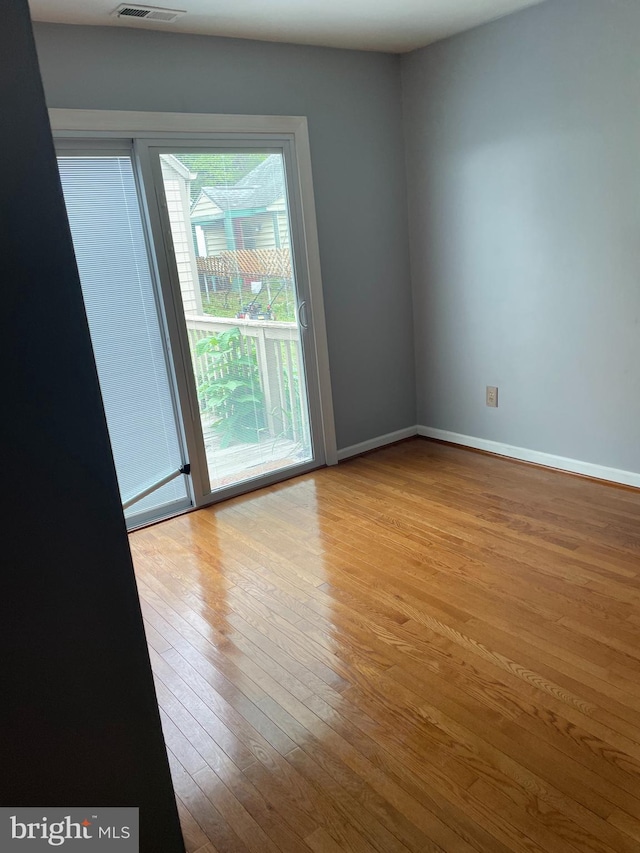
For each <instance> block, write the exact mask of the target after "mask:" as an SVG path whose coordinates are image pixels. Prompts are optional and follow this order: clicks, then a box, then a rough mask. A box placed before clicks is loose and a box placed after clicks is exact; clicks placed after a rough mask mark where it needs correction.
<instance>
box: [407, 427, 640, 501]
mask: <svg viewBox="0 0 640 853" xmlns="http://www.w3.org/2000/svg"><path fill="white" fill-rule="evenodd" d="M417 432H418V435H423V436H426V437H427V438H438V439H440V440H441V441H450V442H451V443H452V444H461V445H463V446H464V447H474V448H475V449H476V450H487V451H489V453H496V454H497V455H498V456H508V457H509V458H511V459H521V460H522V461H523V462H536V463H537V464H538V465H546V466H547V467H548V468H557V469H559V470H560V471H570V472H571V473H572V474H584V475H586V476H587V477H595V478H596V479H598V480H609V481H610V482H612V483H622V484H624V485H625V486H635V487H636V488H640V474H637V473H635V472H634V471H623V470H622V469H620V468H607V467H605V466H604V465H595V464H593V463H592V462H582V461H581V460H579V459H569V458H568V457H566V456H554V455H553V454H551V453H542V452H540V451H539V450H529V449H527V448H526V447H514V446H512V445H511V444H502V443H501V442H499V441H489V439H487V438H476V437H475V436H473V435H461V434H460V433H457V432H449V430H446V429H435V428H434V427H426V426H418V427H417Z"/></svg>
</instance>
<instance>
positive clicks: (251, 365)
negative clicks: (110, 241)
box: [159, 148, 314, 490]
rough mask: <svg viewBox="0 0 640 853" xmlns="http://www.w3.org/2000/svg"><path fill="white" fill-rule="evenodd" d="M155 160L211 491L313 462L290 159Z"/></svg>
mask: <svg viewBox="0 0 640 853" xmlns="http://www.w3.org/2000/svg"><path fill="white" fill-rule="evenodd" d="M159 163H160V171H161V174H162V184H163V188H164V196H165V202H166V206H165V216H166V219H167V220H168V223H167V222H165V227H167V224H168V227H169V229H170V232H171V238H172V241H171V242H172V249H173V255H174V258H175V267H176V271H177V277H178V281H179V291H180V296H181V300H182V308H183V313H184V320H185V323H186V334H187V337H188V343H189V352H190V357H191V363H192V368H193V374H194V378H195V385H196V389H197V398H198V409H199V418H200V421H201V428H202V434H203V437H204V445H205V452H206V463H207V468H208V473H209V480H210V486H211V489H212V490H219V489H223V488H226V487H229V486H234V485H236V484H240V483H242V482H244V481H247V480H250V479H254V478H259V477H263V476H266V475H269V474H273V473H274V472H278V471H283V470H286V469H290V468H295V467H296V466H300V465H304V464H305V463H309V462H310V461H312V460H313V458H314V450H313V442H312V430H311V427H310V415H309V403H308V393H307V377H306V374H305V362H304V358H303V349H304V348H303V341H302V336H303V334H304V326H306V319H305V307H304V304H301V302H300V294H299V292H298V287H297V282H296V276H295V273H294V269H295V265H294V259H293V245H292V234H291V225H290V216H289V201H288V194H287V183H286V177H285V162H284V156H283V152H282V151H277V152H275V153H274V152H273V151H269V150H265V151H259V150H256V149H254V148H252V149H247V150H236V151H231V152H230V151H228V150H222V149H218V150H208V151H199V152H194V151H189V152H185V151H182V152H181V151H179V150H172V151H170V152H167V151H165V152H164V153H160V154H159ZM300 321H302V322H300Z"/></svg>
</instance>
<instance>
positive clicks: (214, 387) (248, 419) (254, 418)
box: [196, 328, 265, 447]
mask: <svg viewBox="0 0 640 853" xmlns="http://www.w3.org/2000/svg"><path fill="white" fill-rule="evenodd" d="M196 355H198V356H204V357H205V362H206V365H207V368H206V371H205V375H204V377H203V380H202V382H201V383H200V385H199V386H198V398H199V400H200V404H201V406H202V407H203V409H204V410H205V411H207V412H210V413H211V414H212V415H213V416H214V418H215V420H214V422H213V428H214V429H215V430H216V432H218V434H219V435H220V436H221V447H229V446H230V445H232V444H236V443H241V442H247V443H250V442H253V443H255V442H257V441H258V439H259V437H260V432H261V430H263V429H265V411H264V395H263V393H262V389H261V387H260V377H259V372H258V362H257V358H256V356H255V354H254V353H251V354H247V353H246V352H243V349H242V341H241V335H240V329H238V328H233V329H229V331H227V332H219V333H217V334H214V335H210V336H209V337H206V338H201V339H200V340H199V341H198V342H197V344H196Z"/></svg>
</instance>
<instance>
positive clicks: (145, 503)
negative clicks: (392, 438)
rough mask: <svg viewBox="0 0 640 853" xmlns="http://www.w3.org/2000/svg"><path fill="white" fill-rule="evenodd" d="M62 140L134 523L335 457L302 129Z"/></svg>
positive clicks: (126, 502)
mask: <svg viewBox="0 0 640 853" xmlns="http://www.w3.org/2000/svg"><path fill="white" fill-rule="evenodd" d="M58 154H59V159H58V162H59V168H60V175H61V179H62V186H63V192H64V196H65V201H66V204H67V211H68V216H69V223H70V226H71V232H72V237H73V242H74V247H75V251H76V258H77V262H78V268H79V272H80V279H81V283H82V289H83V294H84V299H85V305H86V311H87V318H88V322H89V328H90V332H91V338H92V342H93V348H94V353H95V358H96V364H97V369H98V375H99V380H100V386H101V390H102V396H103V400H104V406H105V412H106V417H107V422H108V426H109V433H110V437H111V444H112V448H113V453H114V458H115V464H116V469H117V474H118V481H119V484H120V491H121V497H122V502H123V508H124V510H125V515H126V517H127V521H128V523H129V526H131V527H133V526H136V525H139V524H142V523H145V522H147V521H150V520H154V519H156V518H160V517H163V516H166V515H169V514H172V513H175V512H179V511H181V510H184V509H186V508H188V507H189V506H193V505H195V506H201V505H204V504H206V503H210V502H211V501H212V500H215V499H220V498H224V497H228V496H232V495H235V494H238V493H240V492H243V491H247V490H248V489H251V488H257V487H259V486H262V485H266V484H268V483H271V482H276V481H277V480H280V479H283V478H285V477H289V476H293V475H294V474H298V473H303V472H305V471H308V470H311V469H313V468H315V467H317V466H318V465H321V464H323V463H324V462H325V446H324V440H323V421H322V411H321V405H320V390H319V369H318V364H317V348H316V339H315V330H314V323H313V316H312V312H311V304H312V302H311V294H310V284H309V271H308V263H307V256H306V242H305V234H304V226H303V217H302V204H301V196H300V184H299V180H298V177H299V176H298V172H297V167H296V159H295V158H296V152H295V147H294V145H293V141H292V139H291V138H290V137H287V136H286V135H283V136H281V137H267V136H265V135H264V134H263V135H261V136H260V138H259V139H257V138H256V137H255V135H254V137H253V138H241V137H239V136H234V135H233V134H229V133H226V134H218V135H213V134H210V135H209V136H208V137H203V138H198V139H197V140H194V139H193V138H191V139H189V141H188V143H187V142H185V139H184V138H183V137H182V136H178V137H177V138H175V139H171V138H164V137H159V136H158V135H157V134H154V135H153V136H152V137H150V138H144V137H142V136H137V137H135V138H131V139H126V140H121V139H118V140H116V139H115V138H111V137H109V138H103V139H96V140H91V141H89V140H87V139H86V138H83V139H82V140H81V141H80V140H77V139H75V140H73V139H70V140H66V141H61V142H59V144H58Z"/></svg>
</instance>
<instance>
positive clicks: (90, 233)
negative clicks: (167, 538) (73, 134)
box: [58, 148, 192, 526]
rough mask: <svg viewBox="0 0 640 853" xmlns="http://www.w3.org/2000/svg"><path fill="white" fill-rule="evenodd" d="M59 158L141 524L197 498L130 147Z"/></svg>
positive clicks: (130, 516) (99, 356) (136, 520)
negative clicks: (187, 473)
mask: <svg viewBox="0 0 640 853" xmlns="http://www.w3.org/2000/svg"><path fill="white" fill-rule="evenodd" d="M58 153H59V157H58V165H59V170H60V177H61V180H62V188H63V192H64V197H65V202H66V206H67V214H68V217H69V225H70V227H71V235H72V238H73V245H74V249H75V254H76V260H77V263H78V270H79V273H80V281H81V285H82V292H83V297H84V303H85V309H86V312H87V320H88V323H89V330H90V333H91V341H92V344H93V351H94V355H95V359H96V366H97V370H98V378H99V381H100V389H101V392H102V399H103V402H104V408H105V414H106V417H107V425H108V428H109V436H110V439H111V446H112V450H113V455H114V460H115V465H116V472H117V475H118V483H119V486H120V495H121V498H122V502H123V507H124V510H125V515H126V517H127V521H128V522H129V524H130V525H132V526H135V525H136V524H141V523H144V522H145V521H147V520H150V519H154V518H157V517H161V516H163V515H168V514H171V513H173V512H178V511H180V510H182V509H184V508H186V507H188V506H190V505H191V502H192V501H191V495H190V491H189V483H188V480H187V477H186V476H185V475H184V474H182V473H180V471H181V469H182V470H184V465H185V462H186V455H185V450H184V446H183V441H182V436H181V430H180V425H179V418H178V417H177V410H176V401H175V396H174V392H173V380H172V375H171V369H170V363H169V360H168V353H167V349H166V346H165V336H164V331H163V328H162V322H161V314H160V312H159V311H158V302H157V299H156V292H155V288H154V282H153V277H152V270H151V264H150V260H149V256H148V252H147V240H146V236H145V231H144V227H143V221H142V216H141V211H140V203H139V198H138V192H137V187H136V180H135V175H134V168H133V161H132V157H131V150H130V148H129V150H127V149H126V148H123V149H122V150H118V149H117V148H114V149H113V150H111V149H108V150H107V151H105V152H100V153H94V152H93V151H89V152H81V151H75V150H73V149H70V150H69V149H67V150H65V149H60V150H59V152H58Z"/></svg>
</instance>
